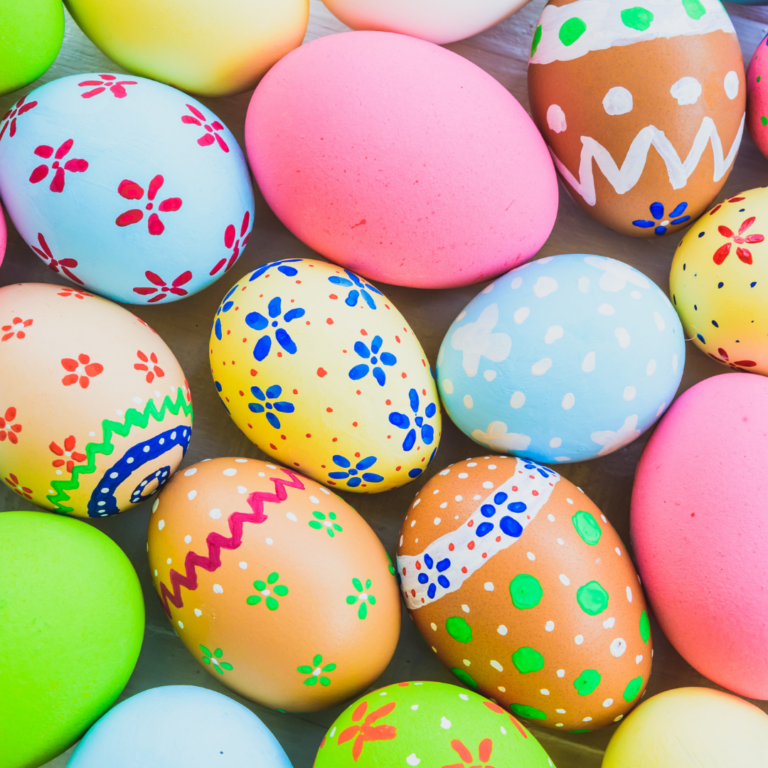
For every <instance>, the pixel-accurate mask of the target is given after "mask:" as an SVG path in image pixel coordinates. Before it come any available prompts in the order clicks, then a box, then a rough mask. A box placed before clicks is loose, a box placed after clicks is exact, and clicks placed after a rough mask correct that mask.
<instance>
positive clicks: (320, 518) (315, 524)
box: [309, 512, 344, 538]
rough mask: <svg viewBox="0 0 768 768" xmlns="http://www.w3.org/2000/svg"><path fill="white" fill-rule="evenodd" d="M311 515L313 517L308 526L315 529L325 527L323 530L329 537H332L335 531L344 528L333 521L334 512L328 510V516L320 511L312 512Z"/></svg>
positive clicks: (334, 517)
mask: <svg viewBox="0 0 768 768" xmlns="http://www.w3.org/2000/svg"><path fill="white" fill-rule="evenodd" d="M312 517H314V518H315V519H314V520H310V522H309V527H310V528H314V529H315V530H316V531H321V530H322V529H323V528H325V532H326V533H327V534H328V535H329V536H330V537H331V538H333V537H334V536H335V535H336V533H341V532H342V531H343V530H344V529H343V528H342V527H341V526H340V525H338V524H337V523H335V522H334V521H335V520H336V513H335V512H329V513H328V517H326V516H325V515H324V514H323V513H322V512H313V513H312ZM334 531H335V533H334Z"/></svg>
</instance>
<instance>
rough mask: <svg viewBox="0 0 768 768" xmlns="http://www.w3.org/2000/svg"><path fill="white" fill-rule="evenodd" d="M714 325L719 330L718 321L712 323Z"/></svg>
mask: <svg viewBox="0 0 768 768" xmlns="http://www.w3.org/2000/svg"><path fill="white" fill-rule="evenodd" d="M712 325H714V326H715V328H719V327H720V326H719V325H718V324H717V320H713V321H712Z"/></svg>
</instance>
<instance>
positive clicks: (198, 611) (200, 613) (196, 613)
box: [195, 608, 203, 618]
mask: <svg viewBox="0 0 768 768" xmlns="http://www.w3.org/2000/svg"><path fill="white" fill-rule="evenodd" d="M202 615H203V612H202V611H201V610H200V609H199V608H195V616H197V617H198V618H200V617H201V616H202Z"/></svg>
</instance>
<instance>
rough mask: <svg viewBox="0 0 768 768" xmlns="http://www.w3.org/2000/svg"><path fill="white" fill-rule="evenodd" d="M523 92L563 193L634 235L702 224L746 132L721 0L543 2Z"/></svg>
mask: <svg viewBox="0 0 768 768" xmlns="http://www.w3.org/2000/svg"><path fill="white" fill-rule="evenodd" d="M528 86H529V92H530V100H531V110H532V112H533V116H534V119H535V120H536V124H537V125H538V126H539V128H540V129H541V131H542V133H543V135H544V138H545V139H546V141H547V144H549V147H550V149H551V151H552V156H553V158H554V161H555V165H556V166H557V169H558V171H559V172H560V175H561V177H562V179H563V182H564V183H565V187H566V189H567V190H568V192H569V193H570V194H571V196H572V197H573V199H574V200H575V201H576V202H577V203H578V204H579V205H580V206H581V207H582V208H583V209H584V210H585V211H586V212H587V213H589V215H590V216H592V217H594V218H595V219H597V220H598V221H599V222H601V223H602V224H605V225H606V226H607V227H610V228H611V229H614V230H616V231H617V232H620V233H622V234H625V235H632V236H634V237H654V236H662V235H666V234H667V233H671V232H676V231H678V230H679V229H681V228H682V227H684V226H685V225H687V224H688V223H689V222H690V221H692V220H693V219H696V218H698V217H699V216H700V215H701V214H702V213H703V212H704V211H705V210H706V209H707V207H708V206H709V204H710V202H711V201H712V200H713V199H714V198H715V197H716V196H717V194H718V192H719V191H720V190H721V189H722V187H723V185H724V184H725V182H726V180H727V178H728V175H729V173H730V171H731V168H732V167H733V161H734V159H735V157H736V153H737V152H738V151H739V146H740V144H741V138H742V134H743V132H744V121H745V106H746V93H747V89H746V82H745V75H744V64H743V61H742V55H741V48H740V46H739V41H738V39H737V37H736V32H735V30H734V28H733V24H732V23H731V20H730V18H729V16H728V14H727V13H726V11H725V9H724V8H723V6H722V4H721V3H720V0H642V2H640V3H639V4H638V0H611V2H610V3H609V4H606V3H605V2H604V0H575V2H574V1H571V0H550V2H549V3H548V4H547V7H546V8H545V9H544V12H543V13H542V15H541V18H540V19H539V23H538V25H537V27H536V31H535V33H534V37H533V43H532V46H531V58H530V62H529V66H528Z"/></svg>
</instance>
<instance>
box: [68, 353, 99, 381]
mask: <svg viewBox="0 0 768 768" xmlns="http://www.w3.org/2000/svg"><path fill="white" fill-rule="evenodd" d="M61 364H62V366H64V370H65V371H69V373H68V374H67V375H66V376H65V377H64V378H63V379H62V380H61V383H62V384H63V385H64V386H65V387H69V386H71V385H72V384H77V383H78V381H79V382H80V386H81V387H82V388H83V389H88V385H89V384H90V380H91V379H92V378H94V377H96V376H98V375H99V374H100V373H101V372H102V371H103V370H104V366H103V365H102V364H101V363H92V362H91V358H90V357H89V356H88V355H78V356H77V360H73V359H72V358H71V357H65V358H64V359H63V360H62V361H61Z"/></svg>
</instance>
